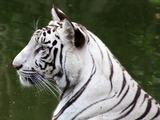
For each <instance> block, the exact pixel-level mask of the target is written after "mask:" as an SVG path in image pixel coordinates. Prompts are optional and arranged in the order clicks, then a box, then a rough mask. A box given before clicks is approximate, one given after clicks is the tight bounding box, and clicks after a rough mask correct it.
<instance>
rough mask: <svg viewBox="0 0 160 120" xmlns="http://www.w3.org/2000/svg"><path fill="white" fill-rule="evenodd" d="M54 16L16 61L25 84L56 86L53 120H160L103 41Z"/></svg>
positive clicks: (61, 16)
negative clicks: (58, 91) (53, 84)
mask: <svg viewBox="0 0 160 120" xmlns="http://www.w3.org/2000/svg"><path fill="white" fill-rule="evenodd" d="M52 16H53V20H52V21H50V23H49V24H48V26H46V27H44V28H42V29H38V30H36V31H35V32H34V34H33V36H32V37H31V40H30V41H29V43H28V44H27V46H26V47H25V48H24V49H23V50H22V51H21V52H20V53H19V54H18V55H17V56H16V57H15V59H14V60H13V66H14V67H15V68H16V70H17V73H18V75H19V78H20V81H21V83H22V84H23V85H25V86H30V85H37V84H41V85H42V84H43V85H44V86H46V87H48V88H49V86H50V85H51V84H49V82H50V81H55V82H56V84H57V86H58V87H59V89H60V92H61V95H60V101H59V104H58V106H57V108H56V110H55V111H54V113H53V117H52V120H120V119H122V120H153V119H154V120H160V105H159V104H158V103H157V102H156V101H155V100H154V99H153V98H152V97H151V96H150V95H148V94H147V93H146V92H145V91H143V90H142V89H141V88H140V87H139V85H138V84H137V82H135V80H134V79H132V77H131V76H130V75H129V74H128V72H127V71H126V70H125V68H124V67H123V66H122V65H121V64H120V63H119V62H118V60H117V59H116V58H115V57H114V56H113V54H112V53H111V52H110V50H109V49H108V48H107V47H106V46H105V45H104V43H103V42H102V41H101V40H100V39H99V38H98V37H97V36H95V35H94V34H93V33H91V32H90V31H89V30H87V29H86V28H85V27H84V26H82V25H80V24H78V23H75V22H71V21H70V20H69V18H68V17H67V16H66V15H65V14H64V13H63V12H62V11H61V10H60V9H58V8H56V7H55V6H53V8H52Z"/></svg>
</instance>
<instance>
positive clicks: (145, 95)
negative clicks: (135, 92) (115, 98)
mask: <svg viewBox="0 0 160 120" xmlns="http://www.w3.org/2000/svg"><path fill="white" fill-rule="evenodd" d="M146 98H149V96H148V95H147V94H144V98H143V101H142V103H141V105H140V106H142V104H143V103H144V101H145V100H146Z"/></svg>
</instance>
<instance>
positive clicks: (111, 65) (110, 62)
mask: <svg viewBox="0 0 160 120" xmlns="http://www.w3.org/2000/svg"><path fill="white" fill-rule="evenodd" d="M107 54H108V59H109V64H110V71H111V73H110V76H109V79H110V82H111V90H110V92H111V91H112V88H113V83H112V77H113V63H112V61H111V58H110V56H109V53H108V52H107Z"/></svg>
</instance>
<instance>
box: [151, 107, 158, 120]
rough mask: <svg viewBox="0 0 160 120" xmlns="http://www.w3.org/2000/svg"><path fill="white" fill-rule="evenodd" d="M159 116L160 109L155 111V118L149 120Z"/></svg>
mask: <svg viewBox="0 0 160 120" xmlns="http://www.w3.org/2000/svg"><path fill="white" fill-rule="evenodd" d="M159 115H160V108H158V109H157V113H156V114H155V116H154V117H153V118H152V119H151V120H153V119H155V118H156V117H158V116H159Z"/></svg>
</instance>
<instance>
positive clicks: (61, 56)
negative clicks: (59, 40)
mask: <svg viewBox="0 0 160 120" xmlns="http://www.w3.org/2000/svg"><path fill="white" fill-rule="evenodd" d="M62 51H63V44H61V49H60V64H61V66H62V58H63V55H62Z"/></svg>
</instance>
